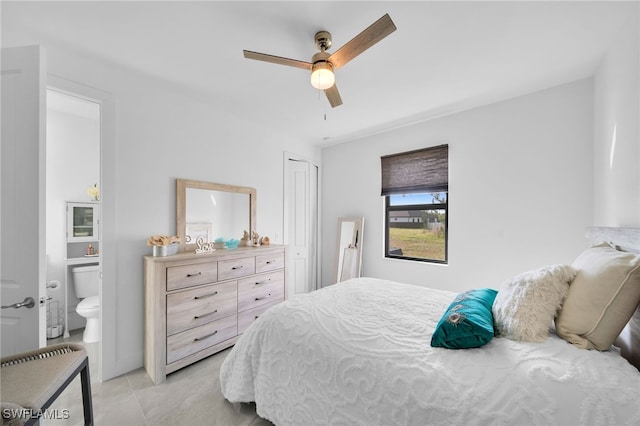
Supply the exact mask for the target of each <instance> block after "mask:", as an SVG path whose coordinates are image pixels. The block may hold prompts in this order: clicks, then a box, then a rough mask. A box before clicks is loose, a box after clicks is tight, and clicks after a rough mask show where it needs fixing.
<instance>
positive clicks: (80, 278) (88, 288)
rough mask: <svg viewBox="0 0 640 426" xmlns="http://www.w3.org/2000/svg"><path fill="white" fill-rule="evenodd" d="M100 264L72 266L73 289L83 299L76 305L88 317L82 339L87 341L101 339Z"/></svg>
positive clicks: (79, 311)
mask: <svg viewBox="0 0 640 426" xmlns="http://www.w3.org/2000/svg"><path fill="white" fill-rule="evenodd" d="M99 273H100V272H99V268H98V265H88V266H76V267H73V268H71V274H72V275H73V289H74V290H75V293H76V297H77V298H78V299H82V301H81V302H80V303H78V306H77V307H76V312H77V313H78V315H80V316H81V317H84V318H86V319H87V324H86V325H85V327H84V333H83V335H82V341H83V342H86V343H92V342H97V341H98V340H100V320H99V315H100V296H99V295H98V283H99V275H98V274H99Z"/></svg>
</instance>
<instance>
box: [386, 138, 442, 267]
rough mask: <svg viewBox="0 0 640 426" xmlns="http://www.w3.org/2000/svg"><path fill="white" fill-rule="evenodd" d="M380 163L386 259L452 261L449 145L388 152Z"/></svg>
mask: <svg viewBox="0 0 640 426" xmlns="http://www.w3.org/2000/svg"><path fill="white" fill-rule="evenodd" d="M381 162H382V195H383V196H384V197H385V257H389V258H398V259H409V260H417V261H425V262H435V263H447V234H448V221H447V218H448V198H449V184H448V180H449V148H448V145H440V146H436V147H432V148H426V149H421V150H418V151H410V152H404V153H400V154H394V155H388V156H385V157H382V158H381Z"/></svg>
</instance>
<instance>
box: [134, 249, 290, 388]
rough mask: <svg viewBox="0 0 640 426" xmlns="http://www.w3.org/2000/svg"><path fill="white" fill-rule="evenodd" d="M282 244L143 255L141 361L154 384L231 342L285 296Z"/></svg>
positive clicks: (284, 253) (284, 258) (284, 254)
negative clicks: (142, 336) (196, 252)
mask: <svg viewBox="0 0 640 426" xmlns="http://www.w3.org/2000/svg"><path fill="white" fill-rule="evenodd" d="M285 264H286V249H285V246H282V245H268V246H261V247H238V248H237V249H233V250H226V249H222V250H216V251H214V252H211V253H206V254H195V253H193V252H190V253H179V254H176V255H173V256H166V257H153V256H145V258H144V287H145V337H144V366H145V369H146V370H147V373H148V374H149V376H151V379H152V380H153V382H154V383H155V384H159V383H162V382H164V381H165V380H166V375H167V374H169V373H172V372H174V371H176V370H178V369H180V368H183V367H185V366H187V365H189V364H192V363H194V362H196V361H199V360H201V359H202V358H205V357H208V356H210V355H212V354H214V353H216V352H219V351H221V350H223V349H226V348H228V347H229V346H232V345H233V344H235V342H236V341H237V339H238V337H239V335H241V334H242V333H243V332H244V330H246V329H247V327H248V326H249V325H250V324H251V323H252V322H253V321H255V320H256V319H257V318H258V316H260V314H262V313H263V312H264V311H266V310H267V308H269V307H271V306H273V305H275V304H277V303H279V302H281V301H283V300H285V299H286V298H287V290H286V288H287V286H286V283H285V277H286V271H285Z"/></svg>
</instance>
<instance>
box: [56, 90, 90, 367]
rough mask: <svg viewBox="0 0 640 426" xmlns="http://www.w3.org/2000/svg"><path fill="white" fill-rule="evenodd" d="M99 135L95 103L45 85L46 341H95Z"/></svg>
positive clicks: (87, 342) (88, 343) (88, 342)
mask: <svg viewBox="0 0 640 426" xmlns="http://www.w3.org/2000/svg"><path fill="white" fill-rule="evenodd" d="M100 138H101V104H100V103H99V102H97V101H94V100H91V99H88V98H85V97H83V96H81V95H78V94H75V93H70V92H66V91H64V90H61V89H59V88H55V87H49V88H47V119H46V181H47V184H46V229H47V232H46V255H47V268H46V271H47V272H46V287H47V301H46V303H47V306H46V316H47V318H46V321H47V343H48V344H51V343H56V342H59V341H60V340H61V339H64V340H82V341H84V342H85V345H93V344H97V342H98V340H99V330H98V331H97V332H92V333H88V332H89V330H90V328H98V327H89V326H88V324H93V323H97V321H98V316H99V309H100V304H99V281H100V280H99V269H100V234H101V233H100V228H101V226H100V188H101V185H100ZM87 271H90V273H87ZM80 272H83V273H82V274H80ZM89 276H90V278H85V277H89ZM74 277H82V280H83V283H84V281H86V280H87V279H88V280H90V282H91V290H90V291H88V290H86V289H84V288H83V290H82V291H81V290H79V289H78V288H77V287H78V286H77V284H78V282H79V281H80V280H79V279H78V278H76V279H75V281H74ZM83 286H84V284H83ZM89 304H90V305H91V309H89V307H88V305H89ZM94 319H95V320H94ZM94 346H97V345H94ZM98 352H99V351H98V349H97V348H96V349H95V353H96V354H97V353H98Z"/></svg>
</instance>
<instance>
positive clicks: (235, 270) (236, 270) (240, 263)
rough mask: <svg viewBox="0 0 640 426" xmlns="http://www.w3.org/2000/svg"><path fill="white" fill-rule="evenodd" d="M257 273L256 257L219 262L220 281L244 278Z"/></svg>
mask: <svg viewBox="0 0 640 426" xmlns="http://www.w3.org/2000/svg"><path fill="white" fill-rule="evenodd" d="M255 273H256V258H255V256H251V257H241V258H238V259H230V260H220V261H218V278H219V279H220V281H222V280H229V279H232V278H238V277H244V276H247V275H252V274H255Z"/></svg>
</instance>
